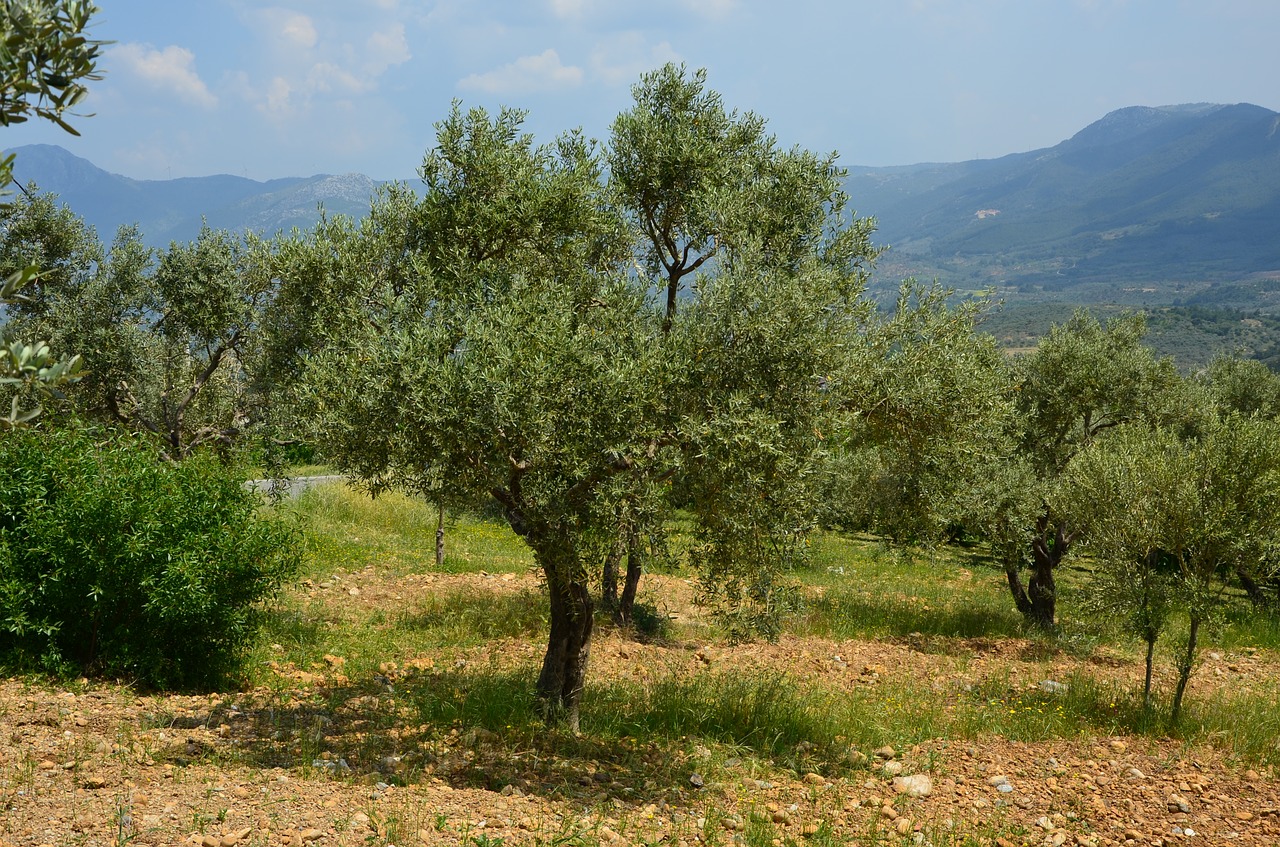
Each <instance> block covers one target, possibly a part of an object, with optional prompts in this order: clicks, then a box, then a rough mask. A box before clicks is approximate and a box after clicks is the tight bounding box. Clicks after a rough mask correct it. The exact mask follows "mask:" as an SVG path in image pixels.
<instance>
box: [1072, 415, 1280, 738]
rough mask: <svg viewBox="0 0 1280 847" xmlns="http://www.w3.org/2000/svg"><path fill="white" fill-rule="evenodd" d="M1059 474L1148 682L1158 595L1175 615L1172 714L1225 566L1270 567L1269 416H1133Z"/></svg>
mask: <svg viewBox="0 0 1280 847" xmlns="http://www.w3.org/2000/svg"><path fill="white" fill-rule="evenodd" d="M1067 476H1068V478H1069V480H1070V482H1071V485H1072V486H1074V488H1075V489H1076V491H1077V493H1078V494H1079V495H1080V496H1078V497H1073V498H1072V503H1071V506H1070V508H1071V509H1072V510H1073V511H1074V513H1075V514H1076V515H1077V519H1078V525H1079V526H1080V527H1081V528H1082V539H1083V540H1084V542H1085V544H1086V545H1087V546H1088V547H1089V548H1090V549H1092V550H1093V551H1094V552H1095V553H1096V555H1097V556H1098V561H1099V564H1100V565H1101V567H1102V568H1103V569H1104V572H1105V573H1106V574H1107V576H1106V578H1104V580H1103V582H1102V584H1103V586H1104V591H1107V592H1108V594H1109V600H1110V601H1111V602H1112V603H1113V604H1115V605H1116V606H1117V608H1122V609H1124V611H1125V612H1126V613H1127V614H1128V615H1129V617H1130V620H1131V622H1132V623H1134V624H1136V625H1137V627H1138V628H1139V629H1140V630H1142V632H1141V634H1142V635H1143V638H1144V640H1146V641H1147V644H1148V658H1147V663H1148V664H1147V678H1148V683H1147V686H1146V689H1147V690H1148V691H1149V689H1150V674H1151V654H1152V652H1153V647H1154V643H1155V639H1156V638H1157V637H1158V633H1159V629H1160V627H1161V626H1162V624H1163V619H1164V616H1165V615H1166V614H1167V605H1166V604H1172V605H1173V606H1174V607H1175V608H1177V609H1178V610H1179V611H1182V612H1184V613H1185V614H1186V615H1187V618H1188V630H1187V639H1186V641H1185V642H1184V644H1183V646H1182V649H1180V650H1179V651H1178V653H1177V655H1176V657H1175V666H1176V668H1177V671H1178V680H1177V685H1176V688H1175V690H1174V696H1173V707H1172V716H1171V717H1172V720H1173V722H1175V723H1176V722H1177V721H1178V719H1179V717H1180V716H1181V713H1182V703H1183V697H1184V695H1185V693H1186V689H1187V684H1188V682H1189V681H1190V679H1191V672H1192V670H1193V669H1194V667H1195V660H1196V652H1197V649H1198V646H1199V639H1200V637H1201V634H1202V631H1203V630H1204V628H1205V627H1206V626H1207V625H1208V624H1210V623H1211V622H1212V621H1213V619H1214V616H1215V613H1216V612H1217V611H1218V609H1219V608H1220V606H1221V597H1222V592H1223V590H1224V588H1225V586H1226V585H1227V580H1228V578H1229V577H1230V576H1231V574H1233V573H1235V572H1237V571H1239V570H1243V571H1246V572H1248V573H1250V574H1252V575H1253V576H1254V577H1255V578H1259V579H1262V578H1266V577H1268V576H1272V575H1274V574H1275V573H1276V572H1277V570H1280V424H1277V423H1275V422H1273V421H1267V420H1261V419H1258V418H1244V417H1241V416H1238V415H1227V416H1222V417H1219V418H1218V419H1216V420H1213V421H1211V422H1209V423H1208V424H1207V425H1206V426H1205V427H1204V428H1203V430H1202V432H1200V433H1199V434H1197V435H1196V436H1195V437H1193V438H1191V439H1183V438H1180V437H1178V436H1177V435H1176V434H1173V433H1170V432H1168V431H1165V430H1159V429H1151V428H1148V427H1145V426H1135V427H1133V428H1132V429H1131V430H1130V431H1129V432H1126V433H1121V434H1117V435H1116V437H1114V438H1110V439H1106V440H1105V441H1101V442H1099V443H1098V444H1097V445H1095V446H1093V447H1091V448H1090V449H1087V450H1084V451H1082V452H1081V453H1080V454H1079V455H1078V456H1077V457H1076V458H1075V459H1074V460H1073V461H1072V463H1071V466H1070V468H1069V469H1068V471H1067ZM1126 580H1127V581H1128V584H1127V585H1126V584H1125V581H1126ZM1107 586H1110V587H1107Z"/></svg>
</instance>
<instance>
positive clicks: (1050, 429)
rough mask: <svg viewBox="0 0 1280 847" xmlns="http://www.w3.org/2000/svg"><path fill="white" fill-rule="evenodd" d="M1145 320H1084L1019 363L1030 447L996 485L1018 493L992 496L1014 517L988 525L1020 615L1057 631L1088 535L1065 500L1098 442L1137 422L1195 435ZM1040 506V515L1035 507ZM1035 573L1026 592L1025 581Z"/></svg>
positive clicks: (1181, 393)
mask: <svg viewBox="0 0 1280 847" xmlns="http://www.w3.org/2000/svg"><path fill="white" fill-rule="evenodd" d="M1144 329H1145V323H1144V321H1143V319H1142V316H1141V315H1131V316H1125V317H1119V318H1114V319H1112V320H1110V321H1108V322H1107V323H1106V324H1105V325H1103V324H1102V323H1100V322H1099V321H1098V319H1097V318H1095V317H1094V316H1092V315H1091V314H1089V313H1088V312H1085V311H1083V310H1079V311H1077V312H1076V313H1075V314H1074V315H1073V316H1072V318H1071V320H1069V321H1068V322H1067V323H1065V324H1062V325H1061V326H1055V327H1053V328H1052V329H1051V330H1050V331H1049V334H1048V335H1047V336H1045V337H1044V338H1042V339H1041V340H1040V343H1039V344H1038V345H1037V346H1036V349H1035V350H1034V351H1033V352H1032V353H1030V354H1028V355H1026V356H1023V357H1021V358H1019V359H1017V360H1016V361H1015V370H1016V372H1015V380H1016V383H1015V398H1016V400H1015V409H1016V413H1017V421H1018V423H1017V427H1018V430H1019V433H1020V437H1019V439H1018V441H1017V444H1016V446H1015V449H1014V451H1013V452H1012V454H1010V455H1009V456H1007V457H1002V458H1001V459H999V460H997V467H999V471H998V472H997V473H995V474H993V475H992V480H993V481H994V482H995V483H997V486H998V485H999V484H1009V485H1013V486H1017V487H1016V488H1013V489H1010V490H1004V491H1001V490H999V488H998V487H997V488H996V489H995V490H993V491H990V492H989V493H988V494H987V496H988V498H989V505H991V506H994V507H995V508H996V509H997V510H1009V511H1007V512H1004V513H997V514H995V515H989V516H988V517H987V518H986V519H985V520H984V521H983V522H984V523H985V524H986V526H988V527H990V528H992V529H995V530H996V531H998V532H999V533H1000V534H999V535H996V536H995V537H994V538H993V543H994V545H995V547H996V549H998V550H1000V551H1001V552H1002V553H1003V555H1004V557H1005V558H1004V562H1003V564H1004V567H1005V574H1006V576H1007V578H1008V582H1009V588H1010V591H1011V592H1012V594H1013V597H1014V601H1015V602H1016V604H1017V606H1018V609H1019V610H1020V611H1021V612H1022V613H1023V614H1024V615H1026V616H1027V618H1028V620H1030V621H1032V622H1034V623H1036V624H1037V625H1039V626H1042V627H1046V628H1051V627H1052V626H1053V625H1054V621H1055V616H1056V615H1055V604H1056V599H1057V588H1056V583H1055V579H1054V572H1055V570H1056V569H1057V567H1058V565H1059V564H1060V563H1061V562H1062V560H1063V558H1064V557H1065V556H1066V555H1067V553H1068V552H1069V551H1070V548H1071V545H1072V543H1073V542H1074V541H1075V540H1076V538H1077V536H1078V534H1079V527H1077V526H1076V525H1074V524H1073V523H1072V519H1071V515H1070V510H1069V509H1066V510H1064V509H1063V508H1062V506H1061V503H1062V501H1061V499H1060V498H1057V497H1056V496H1055V490H1056V489H1057V487H1058V485H1059V483H1060V481H1061V478H1062V474H1063V473H1064V471H1065V469H1066V468H1067V465H1068V464H1069V463H1070V462H1071V460H1072V459H1073V458H1074V457H1075V456H1076V455H1077V454H1078V453H1079V452H1080V451H1081V450H1083V449H1086V448H1087V447H1089V446H1090V445H1092V444H1093V443H1094V442H1095V441H1097V440H1099V439H1101V438H1104V437H1107V436H1109V434H1111V433H1112V431H1113V430H1115V429H1116V428H1119V427H1123V426H1125V425H1127V424H1129V423H1130V422H1131V421H1134V420H1142V419H1145V420H1151V421H1155V422H1167V423H1169V424H1170V425H1177V426H1182V427H1194V426H1195V424H1196V421H1195V420H1194V419H1193V418H1194V416H1195V411H1196V408H1197V406H1196V404H1195V403H1194V402H1188V400H1189V398H1188V397H1187V395H1186V394H1185V384H1184V383H1183V382H1182V381H1181V380H1180V379H1179V377H1178V375H1177V373H1176V372H1175V371H1174V370H1173V366H1172V364H1171V363H1169V362H1168V361H1167V360H1157V359H1156V358H1155V356H1154V355H1153V354H1152V353H1151V351H1150V350H1149V349H1147V348H1146V347H1143V346H1142V343H1141V341H1142V335H1143V332H1144ZM1030 504H1035V505H1034V508H1033V509H1032V510H1031V511H1028V506H1029V505H1030ZM1028 566H1029V567H1030V569H1031V571H1032V573H1031V578H1030V581H1029V583H1028V585H1027V586H1026V587H1025V588H1024V587H1023V584H1022V580H1021V571H1022V569H1023V568H1024V567H1028Z"/></svg>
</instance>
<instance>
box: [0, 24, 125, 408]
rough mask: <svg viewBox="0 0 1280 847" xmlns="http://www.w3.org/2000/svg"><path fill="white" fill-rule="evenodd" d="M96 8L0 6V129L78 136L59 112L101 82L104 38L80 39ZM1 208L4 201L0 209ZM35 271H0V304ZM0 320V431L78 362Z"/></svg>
mask: <svg viewBox="0 0 1280 847" xmlns="http://www.w3.org/2000/svg"><path fill="white" fill-rule="evenodd" d="M96 11H97V7H96V6H94V5H93V4H92V3H87V2H83V0H30V1H29V2H21V3H16V2H6V3H4V4H3V6H0V33H2V35H0V39H3V40H2V41H0V126H10V125H12V124H19V123H23V122H25V121H26V120H28V119H29V118H30V117H32V116H34V117H37V118H41V119H44V120H49V121H52V122H54V123H56V124H57V125H58V126H60V127H62V128H63V129H64V130H66V131H67V132H69V133H71V134H72V135H79V133H78V132H76V130H75V128H74V127H72V126H71V125H70V124H69V123H67V121H66V119H65V115H67V114H69V113H70V110H71V109H72V108H73V107H74V106H75V105H76V104H77V103H79V102H80V101H81V100H83V99H84V96H85V95H86V94H87V93H88V91H87V89H86V88H85V86H84V82H85V81H89V80H96V79H101V77H100V76H99V75H98V74H97V60H98V54H99V51H100V50H101V48H102V46H103V43H104V42H101V41H93V40H90V39H88V38H86V37H85V31H86V29H87V28H88V25H89V18H90V17H91V16H92V15H93V14H94V13H95V12H96ZM13 164H14V154H12V153H11V154H9V155H7V156H0V198H2V197H3V196H4V195H5V194H7V193H8V191H7V189H8V186H9V185H10V184H11V183H12V182H13ZM0 208H2V206H0ZM39 275H40V265H38V264H36V263H34V262H32V261H30V260H28V261H27V262H25V263H24V264H21V265H19V266H17V267H11V268H8V269H6V270H5V272H4V273H3V275H0V308H3V307H6V306H7V307H12V306H15V305H18V304H20V303H22V302H23V301H22V295H21V291H20V290H21V289H22V288H23V286H25V285H28V284H29V283H31V282H33V281H34V280H36V279H38V277H39ZM5 330H6V327H5V326H4V325H3V324H0V390H4V391H6V392H8V393H10V397H9V403H8V408H6V409H3V410H0V428H8V427H13V426H17V425H19V424H21V423H25V422H27V421H30V420H31V419H32V418H34V417H35V416H37V415H38V414H40V406H39V405H38V404H37V403H28V404H27V405H25V406H24V405H23V402H22V400H23V397H22V394H23V391H24V389H25V390H27V391H32V390H34V391H37V392H44V393H56V392H57V388H58V386H60V385H63V384H65V383H68V382H70V381H73V380H74V379H75V378H76V377H77V376H78V374H79V371H80V362H79V359H78V358H77V357H75V356H71V357H61V358H59V357H56V356H55V355H54V354H53V353H52V351H51V350H50V348H49V345H48V344H47V343H46V342H44V341H35V342H25V343H24V342H21V341H17V340H14V339H12V338H7V337H6V332H5Z"/></svg>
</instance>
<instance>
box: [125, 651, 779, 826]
mask: <svg viewBox="0 0 1280 847" xmlns="http://www.w3.org/2000/svg"><path fill="white" fill-rule="evenodd" d="M533 678H534V675H533V672H532V670H530V669H522V670H517V671H501V672H499V671H487V670H482V671H478V672H467V671H458V670H448V671H438V670H434V669H432V670H425V671H421V672H414V673H408V674H405V675H403V676H400V677H398V678H395V679H391V678H388V677H387V676H385V675H381V674H376V675H373V676H372V677H370V678H364V679H358V680H345V681H341V682H339V681H338V679H337V678H335V679H334V683H335V684H328V683H326V684H324V685H316V686H314V687H311V688H303V689H298V688H281V689H279V690H276V691H272V692H269V693H268V692H265V691H263V690H259V691H255V692H250V693H246V694H244V695H240V696H232V697H230V698H228V701H227V702H224V703H221V704H219V705H216V706H213V707H211V708H210V709H209V710H208V712H206V713H203V714H196V715H194V716H184V717H176V716H166V715H163V714H157V715H154V716H152V718H151V720H150V721H149V722H150V723H151V725H153V726H169V727H172V728H175V729H179V730H181V729H197V728H204V729H208V730H210V731H211V732H212V735H213V736H214V737H213V738H212V740H209V739H210V734H209V733H192V737H191V738H190V739H188V740H186V741H185V743H184V742H183V741H181V740H180V741H179V742H178V743H176V744H175V745H174V746H173V747H172V748H171V749H169V750H168V751H166V752H165V753H164V754H163V756H162V758H163V759H164V760H165V761H167V762H169V763H171V764H174V765H178V766H184V765H187V764H192V763H195V762H197V761H202V760H203V761H209V760H213V761H219V762H225V763H228V764H239V765H243V766H247V767H252V768H261V769H264V770H267V769H274V768H281V769H285V770H291V771H301V772H303V773H304V774H309V775H315V776H320V777H322V778H323V775H328V776H329V777H330V778H333V779H338V780H349V781H353V782H362V783H368V784H376V783H386V784H387V785H412V784H418V783H424V782H430V781H433V780H439V781H442V782H444V783H445V784H448V785H450V786H452V787H454V788H480V789H485V790H489V791H498V792H503V793H519V794H533V795H539V796H545V797H548V798H555V799H560V800H571V801H575V802H581V803H585V804H588V805H592V804H600V803H609V802H611V801H614V800H617V801H622V802H626V803H629V804H636V803H639V804H645V803H651V802H658V801H665V802H666V803H668V804H671V805H689V804H693V803H696V802H697V801H698V795H699V788H700V785H699V784H697V783H700V782H701V781H702V779H701V774H700V775H699V777H695V776H694V774H695V773H697V772H699V771H700V770H702V769H703V768H705V767H706V765H707V762H706V760H705V758H704V759H698V760H696V761H695V758H694V754H693V753H692V752H691V742H690V741H689V740H688V739H687V738H681V737H679V736H671V735H664V734H661V733H658V734H646V735H645V736H644V737H641V736H640V733H638V732H637V733H630V734H628V733H626V732H623V733H621V734H620V733H618V732H617V729H616V727H611V728H607V729H605V730H603V731H600V730H599V729H598V728H597V727H596V726H594V725H593V723H595V724H599V723H605V724H607V723H608V720H607V719H605V718H603V717H601V719H600V720H594V721H593V718H595V717H596V716H595V715H593V714H592V712H591V709H592V706H593V703H594V705H595V707H596V708H599V709H601V710H604V709H607V708H609V704H610V703H611V702H613V701H612V700H611V699H610V696H612V697H614V698H616V697H617V693H616V692H614V693H613V694H612V695H607V694H600V695H599V696H592V692H589V693H588V694H589V700H591V701H592V702H589V703H588V704H587V705H585V706H584V710H585V711H584V715H583V731H582V732H581V733H580V734H576V735H575V734H573V733H570V732H568V731H566V730H560V729H548V728H546V727H544V726H543V725H542V724H541V722H540V719H539V716H538V709H537V701H536V698H535V697H534V696H533V694H532V691H533ZM727 749H730V750H731V754H730V755H732V754H734V753H736V754H738V755H740V759H739V760H738V761H736V762H735V761H734V760H733V759H730V762H731V764H739V765H741V760H750V759H752V757H753V751H750V750H738V749H737V748H732V746H731V745H728V746H727ZM704 752H705V751H704ZM761 759H763V760H766V761H767V760H768V759H769V757H768V756H765V757H757V758H756V759H755V761H760V760H761ZM772 764H782V763H781V762H773V763H772ZM741 767H742V768H745V769H747V770H748V771H749V770H750V769H751V765H750V763H748V764H745V765H741Z"/></svg>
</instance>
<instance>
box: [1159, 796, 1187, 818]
mask: <svg viewBox="0 0 1280 847" xmlns="http://www.w3.org/2000/svg"><path fill="white" fill-rule="evenodd" d="M1165 803H1166V804H1167V805H1168V807H1169V811H1171V812H1182V813H1183V814H1190V813H1191V804H1190V803H1188V802H1187V801H1186V800H1185V799H1184V798H1182V797H1181V796H1179V795H1177V794H1170V795H1169V799H1168V800H1166V801H1165Z"/></svg>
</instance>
